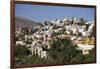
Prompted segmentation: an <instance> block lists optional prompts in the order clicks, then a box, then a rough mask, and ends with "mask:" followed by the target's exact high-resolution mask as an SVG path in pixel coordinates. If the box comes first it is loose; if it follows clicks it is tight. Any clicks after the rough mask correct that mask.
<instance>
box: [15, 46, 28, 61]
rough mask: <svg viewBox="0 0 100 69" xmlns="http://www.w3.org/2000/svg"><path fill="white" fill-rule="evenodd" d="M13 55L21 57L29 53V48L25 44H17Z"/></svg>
mask: <svg viewBox="0 0 100 69" xmlns="http://www.w3.org/2000/svg"><path fill="white" fill-rule="evenodd" d="M15 55H16V57H17V58H19V59H23V58H24V57H25V56H27V55H29V50H28V49H27V48H26V47H25V46H21V45H18V46H16V47H15Z"/></svg>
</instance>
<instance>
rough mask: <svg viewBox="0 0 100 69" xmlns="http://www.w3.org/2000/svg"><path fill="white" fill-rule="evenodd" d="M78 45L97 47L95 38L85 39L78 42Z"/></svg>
mask: <svg viewBox="0 0 100 69" xmlns="http://www.w3.org/2000/svg"><path fill="white" fill-rule="evenodd" d="M77 44H84V45H86V44H88V45H95V39H94V38H84V39H80V40H77Z"/></svg>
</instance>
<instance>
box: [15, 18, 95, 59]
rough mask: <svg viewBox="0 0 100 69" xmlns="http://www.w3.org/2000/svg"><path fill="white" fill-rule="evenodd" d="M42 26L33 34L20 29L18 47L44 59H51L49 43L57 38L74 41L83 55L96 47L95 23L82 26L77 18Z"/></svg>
mask: <svg viewBox="0 0 100 69" xmlns="http://www.w3.org/2000/svg"><path fill="white" fill-rule="evenodd" d="M42 24H43V26H42V27H41V26H35V27H34V28H38V30H37V31H36V32H34V33H32V34H24V33H23V32H24V30H23V29H22V28H21V27H19V28H18V29H17V30H16V31H15V34H16V38H17V39H18V40H16V46H18V45H22V46H26V47H27V48H28V49H29V50H30V51H31V55H33V54H35V55H38V56H39V57H40V58H44V59H47V58H49V56H48V53H47V51H48V49H50V44H49V43H50V41H52V39H53V38H55V39H56V37H58V38H61V39H63V38H68V39H70V40H72V42H73V44H77V50H82V53H83V54H89V50H92V49H93V48H94V46H95V38H94V36H91V34H92V32H93V28H94V21H91V22H85V23H83V24H82V23H81V22H80V20H79V19H77V18H73V19H67V18H64V19H62V20H60V19H56V20H53V21H47V22H45V23H42ZM30 30H31V29H30ZM23 34H24V35H23ZM53 34H54V35H53ZM55 34H56V36H55ZM20 35H23V36H20ZM21 37H23V38H21Z"/></svg>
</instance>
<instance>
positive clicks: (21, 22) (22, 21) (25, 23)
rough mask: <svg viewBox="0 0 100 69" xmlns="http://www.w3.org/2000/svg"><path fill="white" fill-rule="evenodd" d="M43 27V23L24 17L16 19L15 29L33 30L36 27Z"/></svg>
mask: <svg viewBox="0 0 100 69" xmlns="http://www.w3.org/2000/svg"><path fill="white" fill-rule="evenodd" d="M39 25H40V26H42V24H41V23H39V22H35V21H32V20H30V19H27V18H24V17H15V27H20V26H21V27H28V28H32V27H34V26H39Z"/></svg>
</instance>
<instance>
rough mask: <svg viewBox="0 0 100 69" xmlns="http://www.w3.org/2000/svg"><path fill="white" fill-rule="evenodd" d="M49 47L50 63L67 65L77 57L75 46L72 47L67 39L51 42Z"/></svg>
mask: <svg viewBox="0 0 100 69" xmlns="http://www.w3.org/2000/svg"><path fill="white" fill-rule="evenodd" d="M50 45H51V48H50V50H49V52H48V53H49V56H50V58H51V59H52V60H51V63H54V64H55V63H56V64H58V63H59V64H67V63H70V62H71V59H72V58H73V57H75V56H76V55H77V51H76V46H73V44H72V42H71V40H69V39H58V40H53V41H52V42H51V43H50ZM52 61H53V62H52Z"/></svg>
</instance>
